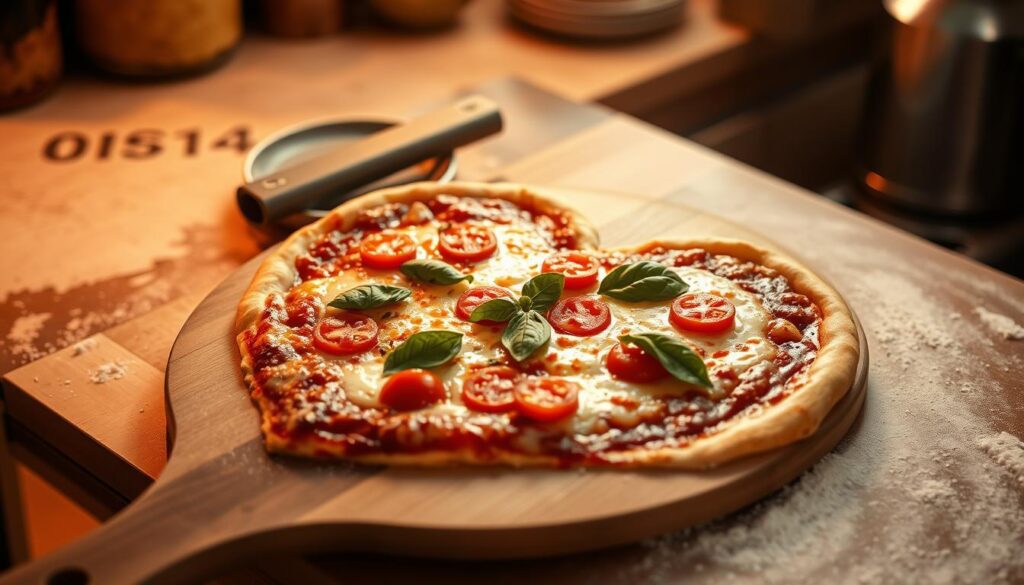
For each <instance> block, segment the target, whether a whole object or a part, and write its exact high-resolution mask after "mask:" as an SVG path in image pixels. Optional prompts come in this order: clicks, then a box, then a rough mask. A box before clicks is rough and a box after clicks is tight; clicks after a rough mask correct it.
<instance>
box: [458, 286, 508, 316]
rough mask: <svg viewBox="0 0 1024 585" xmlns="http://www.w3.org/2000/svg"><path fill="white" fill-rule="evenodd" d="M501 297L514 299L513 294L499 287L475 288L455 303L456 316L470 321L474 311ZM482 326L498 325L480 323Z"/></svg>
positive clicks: (463, 294)
mask: <svg viewBox="0 0 1024 585" xmlns="http://www.w3.org/2000/svg"><path fill="white" fill-rule="evenodd" d="M501 297H506V298H509V299H513V300H514V297H513V296H512V293H510V292H509V291H507V290H505V289H503V288H501V287H497V286H474V287H473V288H471V289H469V290H467V291H466V292H464V293H462V296H461V297H459V300H458V301H457V302H456V303H455V316H456V317H458V318H459V319H462V320H463V321H469V316H470V315H472V314H473V310H474V309H476V308H477V307H479V306H480V305H482V304H484V303H486V302H487V301H492V300H494V299H498V298H501ZM478 323H479V324H481V325H497V323H496V322H494V321H478Z"/></svg>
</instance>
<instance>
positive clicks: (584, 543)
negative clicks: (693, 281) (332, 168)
mask: <svg viewBox="0 0 1024 585" xmlns="http://www.w3.org/2000/svg"><path fill="white" fill-rule="evenodd" d="M568 196H569V197H572V198H573V200H574V201H576V202H577V204H582V207H583V208H584V209H598V208H600V207H602V206H606V205H608V204H609V203H610V202H611V201H617V202H618V203H619V204H620V205H621V204H623V203H624V202H625V201H626V199H628V197H626V196H624V195H621V194H602V193H587V192H573V193H571V194H569V195H568ZM636 200H637V201H638V202H639V204H640V205H645V206H646V205H655V206H657V209H656V215H658V216H659V217H661V218H664V219H665V221H666V222H668V223H673V224H674V225H675V228H674V233H676V234H677V235H681V234H692V235H694V236H696V235H716V234H717V235H727V236H737V235H743V236H747V237H748V239H752V240H757V241H759V243H762V244H767V245H771V244H770V242H766V241H765V240H764V239H763V238H761V237H759V236H757V235H756V234H752V233H750V232H749V231H748V230H745V229H743V228H740V227H739V226H735V225H732V224H730V223H729V222H727V221H724V220H721V219H718V218H714V217H712V216H710V215H708V214H704V213H700V212H698V211H695V210H693V209H691V208H688V207H685V206H681V205H678V204H659V203H657V202H650V201H645V200H644V199H643V198H639V199H636ZM646 209H647V213H643V214H634V215H630V216H628V217H629V219H628V220H626V221H627V222H628V223H633V224H634V226H640V225H645V224H647V223H648V222H649V218H650V216H651V213H652V212H655V210H652V209H650V208H649V207H648V208H646ZM259 260H260V258H256V259H254V260H253V261H251V262H249V263H247V264H246V265H245V266H244V267H242V268H241V269H239V270H238V271H237V272H236V273H235V274H233V275H232V276H231V277H230V278H229V279H228V280H226V281H225V282H223V283H222V284H221V285H220V286H218V287H217V288H216V289H215V290H214V291H213V292H212V293H211V294H210V295H209V296H208V297H207V298H206V299H205V300H204V301H203V302H202V303H201V304H200V305H199V307H198V308H197V309H196V310H195V312H193V314H192V315H191V317H190V318H189V319H188V321H187V323H186V324H185V326H184V328H183V329H182V332H181V334H180V335H179V336H178V339H177V340H176V342H175V344H174V348H173V350H172V354H171V358H170V361H169V365H168V370H167V394H168V400H169V404H170V409H171V412H172V413H173V417H172V419H173V420H172V428H173V432H172V436H173V442H174V445H173V449H172V451H171V457H170V460H169V462H168V464H167V467H166V468H165V470H164V472H163V474H162V475H161V476H160V478H159V480H158V481H157V483H156V484H155V485H154V486H153V488H151V489H150V490H149V491H147V492H146V493H145V494H144V495H143V496H142V497H141V498H139V500H138V501H136V502H135V503H134V504H133V505H132V506H130V507H129V508H128V509H127V510H126V511H125V512H124V513H122V514H121V515H119V516H117V517H116V518H115V519H114V520H113V521H111V522H110V523H109V524H107V525H105V526H104V527H103V528H101V529H100V530H99V531H97V532H96V533H95V534H93V535H91V536H90V537H87V538H86V539H83V540H82V541H80V542H78V543H76V544H74V545H72V546H70V547H68V548H67V549H65V550H63V551H59V552H58V553H57V554H55V555H52V556H51V557H47V558H46V559H43V560H42V561H40V562H38V563H36V564H32V565H29V566H27V567H25V568H23V569H21V570H19V571H15V572H14V573H13V574H11V575H10V576H9V579H11V582H15V580H18V579H28V580H29V582H31V580H32V579H34V578H37V577H38V576H40V575H47V574H51V573H53V572H54V571H55V570H58V569H59V568H60V567H63V566H69V565H73V566H78V567H82V568H84V569H85V570H87V571H88V572H89V573H90V574H91V575H92V577H93V579H94V582H102V583H106V582H136V581H146V582H158V583H162V582H167V583H170V582H180V581H182V580H186V579H192V578H197V577H200V576H203V575H206V574H208V572H209V571H211V570H213V569H215V568H217V567H221V566H223V565H225V564H227V563H230V562H231V561H236V560H239V559H241V558H244V557H245V558H252V556H253V555H256V554H261V553H263V552H270V551H273V552H277V553H281V552H289V551H290V552H303V553H309V552H318V551H339V550H370V551H378V552H393V551H401V552H402V553H403V554H415V555H421V556H441V557H446V558H509V557H533V556H546V555H552V554H559V553H565V552H572V551H579V550H587V549H593V548H601V547H606V546H611V545H615V544H620V543H624V542H629V541H632V540H636V539H639V538H644V537H648V536H652V535H655V534H660V533H663V532H667V531H670V530H674V529H678V528H680V527H683V526H688V525H691V524H695V523H699V522H704V521H706V520H708V519H710V518H713V517H715V516H717V515H720V514H723V513H727V512H729V511H732V510H735V509H737V508H739V507H741V506H743V505H745V504H747V503H749V502H751V501H753V500H755V499H757V498H759V497H762V496H763V495H765V494H766V493H769V492H771V491H773V490H775V489H777V488H778V487H780V486H782V485H783V484H785V483H786V482H788V481H789V480H790V479H792V478H793V477H794V476H796V475H797V474H798V473H800V472H801V471H803V470H804V469H806V468H807V467H808V466H810V465H812V464H813V463H814V462H815V461H816V460H817V459H818V458H819V457H821V456H822V455H824V454H825V453H827V452H828V451H829V450H830V449H831V448H832V447H833V446H834V445H835V444H836V443H837V442H838V441H839V439H840V438H841V437H842V436H843V435H844V434H845V433H846V431H847V429H848V428H849V427H850V425H851V424H852V423H853V421H854V420H855V418H856V417H857V414H858V412H859V409H860V406H861V404H862V403H863V399H864V380H865V379H866V375H867V347H866V345H865V344H864V343H863V336H861V339H862V344H861V345H862V346H861V355H862V362H861V364H860V368H859V372H858V376H857V381H856V382H855V385H854V391H852V392H849V393H848V394H847V395H846V397H845V398H844V399H843V400H842V401H841V402H840V404H839V405H837V407H836V409H835V410H834V411H833V413H832V414H831V415H830V416H829V417H828V418H827V419H826V421H825V422H824V423H823V424H822V426H821V428H820V430H819V431H818V433H816V434H815V435H814V436H812V437H810V438H808V439H806V440H804V441H801V442H799V443H797V444H794V445H792V446H789V447H786V448H783V449H780V450H777V451H773V452H770V453H766V454H762V455H759V456H755V457H751V458H747V459H743V460H741V461H738V462H736V463H733V464H730V465H727V466H723V467H721V468H718V469H715V470H711V471H706V472H679V471H626V470H623V471H618V470H608V471H594V470H590V471H587V472H578V471H566V470H541V469H524V470H517V469H508V468H482V469H475V468H453V469H409V468H375V467H363V466H352V465H349V464H345V463H331V462H316V461H305V460H298V459H291V458H281V457H270V456H268V455H267V454H266V453H265V452H264V451H263V448H262V444H261V438H260V433H259V427H258V417H257V411H256V409H255V408H254V407H253V406H252V405H251V403H250V401H249V398H248V395H247V392H246V391H245V389H244V386H243V384H242V381H241V376H240V374H239V371H238V355H237V348H236V347H235V345H234V340H233V336H232V322H233V319H234V311H235V307H236V305H237V302H238V299H239V297H240V295H241V293H242V292H243V291H244V289H245V287H246V285H247V284H248V282H249V279H250V277H251V274H252V272H253V271H254V270H255V267H256V263H257V262H259ZM154 542H156V543H159V546H154V545H153V544H154ZM0 582H4V581H0Z"/></svg>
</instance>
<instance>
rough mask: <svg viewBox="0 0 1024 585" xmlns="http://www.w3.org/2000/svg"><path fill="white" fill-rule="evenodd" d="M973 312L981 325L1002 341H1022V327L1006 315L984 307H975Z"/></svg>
mask: <svg viewBox="0 0 1024 585" xmlns="http://www.w3.org/2000/svg"><path fill="white" fill-rule="evenodd" d="M974 312H975V313H977V315H978V318H980V319H981V322H982V323H984V324H985V325H986V326H987V327H988V328H989V329H990V330H991V331H992V332H993V333H995V334H996V335H999V336H1000V337H1002V338H1003V339H1010V340H1013V341H1019V340H1021V339H1024V327H1022V326H1020V325H1019V324H1018V323H1017V322H1016V321H1014V320H1013V319H1011V318H1009V317H1007V316H1006V315H1001V314H999V313H995V312H992V311H989V310H988V309H986V308H985V307H975V308H974Z"/></svg>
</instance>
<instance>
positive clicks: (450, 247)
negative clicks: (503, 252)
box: [438, 223, 498, 262]
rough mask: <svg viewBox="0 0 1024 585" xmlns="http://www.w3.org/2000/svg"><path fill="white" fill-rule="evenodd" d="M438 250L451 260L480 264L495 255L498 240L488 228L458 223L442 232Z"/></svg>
mask: <svg viewBox="0 0 1024 585" xmlns="http://www.w3.org/2000/svg"><path fill="white" fill-rule="evenodd" d="M439 235H440V241H439V242H438V249H440V250H441V255H442V256H444V257H445V258H448V259H449V260H457V261H462V262H479V261H481V260H484V259H486V258H490V257H491V256H492V255H494V251H495V250H497V249H498V239H497V238H496V237H495V236H494V232H492V231H491V229H490V228H488V227H487V226H483V225H479V224H475V223H457V224H454V225H450V226H448V227H447V228H445V229H443V230H441V233H440V234H439Z"/></svg>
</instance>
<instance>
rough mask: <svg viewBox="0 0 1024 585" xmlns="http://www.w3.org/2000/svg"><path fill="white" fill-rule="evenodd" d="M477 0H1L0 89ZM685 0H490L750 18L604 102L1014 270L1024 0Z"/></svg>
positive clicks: (559, 25) (606, 19)
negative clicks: (711, 48)
mask: <svg viewBox="0 0 1024 585" xmlns="http://www.w3.org/2000/svg"><path fill="white" fill-rule="evenodd" d="M472 1H473V0H246V1H244V2H242V1H241V0H150V1H148V2H126V1H123V0H75V1H68V0H60V1H58V0H31V1H25V0H20V1H19V0H10V1H8V2H4V3H3V7H2V8H0V11H3V14H2V30H0V36H2V39H3V43H4V47H5V52H4V54H3V55H2V56H0V106H3V107H5V108H8V109H12V108H24V107H31V105H32V104H33V103H35V102H37V101H38V100H43V99H45V98H46V96H47V95H48V94H50V93H52V92H55V91H60V84H61V78H62V76H77V75H111V76H116V77H118V78H121V79H128V80H133V81H137V82H152V81H160V82H166V81H167V80H168V79H170V80H173V79H176V78H180V77H187V76H193V75H203V74H211V75H216V69H217V67H218V66H220V65H222V64H223V63H224V62H226V61H227V60H229V59H230V58H231V55H232V52H233V50H234V48H235V47H236V46H237V45H238V43H240V42H241V39H242V37H243V36H244V35H271V36H279V37H286V38H290V39H293V40H295V42H301V39H312V38H318V37H323V36H328V35H353V34H359V35H367V34H389V35H390V34H395V33H396V31H397V32H402V33H408V34H413V35H445V34H452V32H451V31H452V30H453V29H456V28H458V27H466V26H475V25H477V24H478V22H477V19H469V18H466V17H465V16H464V14H463V13H464V12H466V11H468V10H476V8H475V7H473V6H471V5H470V4H471V2H472ZM475 1H476V2H480V3H490V4H500V3H499V2H496V0H475ZM696 4H699V5H700V6H691V5H690V3H689V2H687V1H686V0H589V1H588V0H508V1H507V2H506V3H505V5H504V6H503V7H499V8H498V9H494V8H493V7H492V8H491V9H489V11H488V13H487V14H488V18H491V19H500V20H502V21H503V22H505V26H508V27H516V28H518V29H520V30H521V31H522V32H523V34H527V35H536V36H537V37H538V38H541V39H543V40H544V41H545V42H556V43H564V44H571V45H576V46H582V47H591V48H593V50H595V51H596V50H603V49H605V48H607V47H608V46H609V45H612V44H614V45H619V46H621V45H628V44H643V43H645V42H649V41H648V39H649V38H652V37H657V36H659V35H661V36H664V35H672V34H678V30H679V29H686V27H688V26H694V23H693V20H694V19H693V18H692V14H691V12H692V11H693V10H695V9H700V10H706V9H710V10H712V11H713V15H714V18H717V19H718V20H720V21H723V22H725V23H728V24H729V25H733V26H736V27H740V28H742V29H744V30H745V31H746V32H747V33H748V34H749V35H750V36H751V41H750V43H749V46H747V47H746V48H745V53H746V54H745V58H744V59H743V60H742V64H741V65H736V66H734V65H733V64H730V63H729V62H728V59H729V58H730V57H729V55H728V54H725V55H722V56H721V57H720V58H718V62H715V61H714V60H712V61H710V62H707V63H705V64H702V70H701V71H700V73H699V75H701V76H704V77H702V78H701V82H700V83H699V88H698V89H695V90H693V91H687V90H686V88H687V86H695V87H696V86H698V84H697V83H696V82H695V80H694V72H693V71H688V73H687V75H686V76H683V75H680V76H679V77H678V79H677V80H675V82H674V85H675V86H676V87H677V88H678V91H672V92H652V91H649V90H647V89H646V88H645V87H644V86H640V87H633V88H630V89H629V90H628V91H624V92H619V93H616V94H613V95H609V96H605V97H604V98H602V99H601V100H600V102H601V103H603V104H604V105H606V106H608V107H610V108H613V109H619V110H622V111H625V112H628V113H630V114H632V115H634V116H637V117H639V118H642V119H644V120H646V121H649V122H651V123H654V124H656V125H658V126H660V127H662V128H665V129H667V130H669V131H671V132H674V133H676V134H679V135H681V136H685V137H687V138H690V139H692V140H694V141H696V142H698V143H700V144H703V145H705V146H708V147H710V148H713V149H715V150H717V151H720V152H722V153H725V154H727V155H729V156H732V157H734V158H737V159H739V160H741V161H743V162H746V163H749V164H751V165H753V166H755V167H758V168H760V169H763V170H765V171H767V172H769V173H772V174H774V175H777V176H779V177H781V178H783V179H786V180H788V181H791V182H794V183H796V184H798V185H801V186H804V187H807V188H809V189H811V190H814V191H816V192H818V193H821V194H822V195H823V196H825V197H829V198H831V199H834V200H836V201H839V202H841V203H843V204H846V205H850V206H854V207H856V208H858V209H860V210H862V211H864V212H865V213H868V214H870V215H872V216H874V217H876V218H879V219H882V220H884V221H886V222H888V223H891V224H893V225H896V226H898V227H900V228H903V229H906V230H909V231H912V232H914V233H917V234H918V235H921V236H923V237H926V238H928V239H930V240H933V241H935V242H937V243H940V244H941V245H943V246H947V247H949V248H951V249H954V250H957V251H960V252H963V253H964V254H967V255H969V256H971V257H974V258H976V259H978V260H981V261H983V262H986V263H988V264H991V265H993V266H996V267H998V268H1001V269H1003V270H1006V271H1009V272H1011V273H1014V274H1017V275H1021V274H1022V272H1024V268H1022V262H1024V260H1022V259H1024V254H1022V253H1021V252H1022V251H1024V213H1022V204H1021V199H1022V192H1024V189H1022V187H1024V184H1022V183H1024V181H1022V174H1024V170H1022V169H1024V163H1022V161H1024V156H1022V154H1024V147H1022V144H1024V2H1021V1H1015V0H884V1H880V0H719V1H718V2H712V3H710V4H709V3H708V2H698V3H696ZM673 31H676V32H673ZM751 55H755V56H756V57H755V58H750V56H751ZM338 58H339V59H344V58H345V56H344V55H339V56H338ZM639 65H641V64H640V63H638V66H639ZM450 66H452V67H458V64H457V63H452V64H451V65H450ZM708 78H710V80H709V79H708ZM664 81H665V80H659V85H660V86H664V85H665V83H664Z"/></svg>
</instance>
